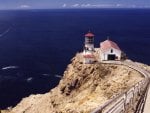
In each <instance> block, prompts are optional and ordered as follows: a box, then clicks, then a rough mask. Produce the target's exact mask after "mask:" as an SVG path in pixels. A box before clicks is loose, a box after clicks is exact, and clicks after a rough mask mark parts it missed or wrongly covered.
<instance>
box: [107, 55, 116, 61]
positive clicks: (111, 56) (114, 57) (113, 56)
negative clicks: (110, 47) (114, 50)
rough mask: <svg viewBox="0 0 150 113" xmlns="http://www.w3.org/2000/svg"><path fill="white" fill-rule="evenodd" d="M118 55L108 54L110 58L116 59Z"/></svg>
mask: <svg viewBox="0 0 150 113" xmlns="http://www.w3.org/2000/svg"><path fill="white" fill-rule="evenodd" d="M115 59H116V55H115V54H108V60H115Z"/></svg>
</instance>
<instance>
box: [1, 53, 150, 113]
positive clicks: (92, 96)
mask: <svg viewBox="0 0 150 113" xmlns="http://www.w3.org/2000/svg"><path fill="white" fill-rule="evenodd" d="M82 60H83V59H82V53H77V54H76V55H75V57H73V58H72V60H71V63H70V64H69V65H68V66H67V68H66V70H65V72H64V75H63V78H62V79H61V80H60V82H59V84H58V86H56V87H55V88H54V89H52V90H50V91H49V92H48V93H46V94H37V95H31V96H29V97H26V98H24V99H22V101H21V102H20V103H19V104H18V105H17V106H16V107H14V108H12V109H9V110H4V111H1V113H90V112H91V111H92V110H94V109H96V108H97V107H98V106H100V105H103V104H104V103H105V102H107V101H108V100H109V99H111V98H113V97H114V96H116V95H119V94H121V93H122V92H125V91H127V90H128V89H129V88H131V87H132V86H133V85H134V84H136V83H137V82H139V81H140V80H142V79H144V77H143V75H141V74H140V73H139V72H137V71H135V70H133V69H131V68H129V67H127V66H124V65H115V64H104V63H100V62H95V63H93V64H84V63H83V62H82ZM128 62H132V61H130V60H129V61H128ZM132 63H135V64H136V65H138V66H140V67H141V68H144V69H145V70H149V71H150V67H149V66H148V65H145V64H141V63H137V62H132Z"/></svg>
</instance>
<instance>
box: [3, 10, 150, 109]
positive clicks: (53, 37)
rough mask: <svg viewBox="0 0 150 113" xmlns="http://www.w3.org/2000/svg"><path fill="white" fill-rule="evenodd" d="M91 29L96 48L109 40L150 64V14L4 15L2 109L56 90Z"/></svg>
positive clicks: (55, 12) (71, 12)
mask: <svg viewBox="0 0 150 113" xmlns="http://www.w3.org/2000/svg"><path fill="white" fill-rule="evenodd" d="M89 30H91V31H92V32H93V33H94V34H95V35H96V37H95V46H96V47H98V46H99V42H100V41H104V40H105V39H106V37H107V36H110V39H111V40H113V41H115V42H117V43H118V45H119V46H120V48H121V49H122V50H123V51H124V52H125V53H126V54H127V56H128V57H129V58H130V59H132V60H135V61H139V62H143V63H146V64H150V59H149V58H150V50H149V49H150V10H144V9H134V10H133V9H132V10H131V9H99V10H96V9H93V10H89V9H86V10H26V11H0V34H1V35H0V108H6V107H8V106H14V105H16V104H17V103H18V102H19V101H20V100H21V98H22V97H26V96H28V95H30V94H36V93H45V92H47V91H49V90H50V89H51V88H53V87H54V86H56V85H57V84H58V82H59V80H60V78H58V77H57V76H55V75H62V74H63V71H64V70H65V68H66V66H67V64H68V63H70V59H71V58H72V57H73V56H74V55H75V53H76V52H80V51H82V48H83V41H84V34H85V33H86V32H87V31H89ZM8 66H16V67H14V68H5V67H8ZM1 68H3V69H1ZM43 74H44V75H43Z"/></svg>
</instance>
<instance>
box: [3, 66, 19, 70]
mask: <svg viewBox="0 0 150 113" xmlns="http://www.w3.org/2000/svg"><path fill="white" fill-rule="evenodd" d="M17 68H19V67H18V66H7V67H3V68H2V70H8V69H17Z"/></svg>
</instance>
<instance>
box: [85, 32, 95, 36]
mask: <svg viewBox="0 0 150 113" xmlns="http://www.w3.org/2000/svg"><path fill="white" fill-rule="evenodd" d="M85 37H94V34H93V33H91V32H88V33H87V34H85Z"/></svg>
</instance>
